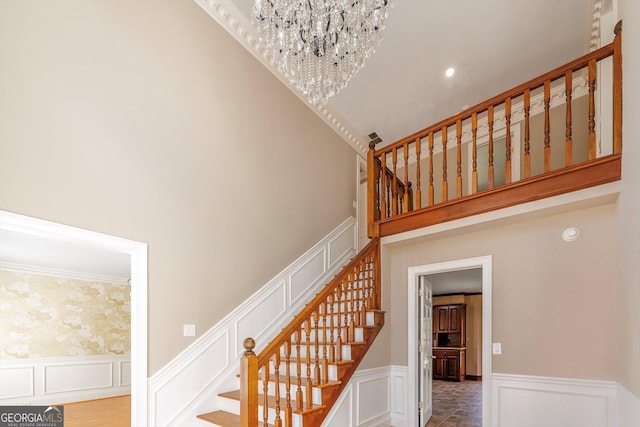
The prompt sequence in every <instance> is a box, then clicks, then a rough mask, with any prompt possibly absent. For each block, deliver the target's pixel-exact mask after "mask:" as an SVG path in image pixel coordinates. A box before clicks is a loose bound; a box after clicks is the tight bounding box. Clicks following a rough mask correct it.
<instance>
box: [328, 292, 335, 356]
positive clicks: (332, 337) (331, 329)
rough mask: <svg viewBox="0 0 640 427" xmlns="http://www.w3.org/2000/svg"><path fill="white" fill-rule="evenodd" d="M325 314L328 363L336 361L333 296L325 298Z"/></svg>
mask: <svg viewBox="0 0 640 427" xmlns="http://www.w3.org/2000/svg"><path fill="white" fill-rule="evenodd" d="M327 303H328V304H327V312H328V314H329V362H331V363H333V362H335V361H336V336H335V333H336V331H335V327H334V321H333V295H329V296H328V297H327Z"/></svg>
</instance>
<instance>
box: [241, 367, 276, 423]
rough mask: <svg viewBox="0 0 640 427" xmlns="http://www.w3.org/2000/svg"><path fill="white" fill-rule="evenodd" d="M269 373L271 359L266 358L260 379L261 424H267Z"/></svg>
mask: <svg viewBox="0 0 640 427" xmlns="http://www.w3.org/2000/svg"><path fill="white" fill-rule="evenodd" d="M270 375H271V359H269V360H267V362H266V363H265V365H264V374H263V377H264V378H263V380H262V424H263V426H265V427H266V426H268V425H269V379H270ZM240 416H242V408H241V409H240Z"/></svg>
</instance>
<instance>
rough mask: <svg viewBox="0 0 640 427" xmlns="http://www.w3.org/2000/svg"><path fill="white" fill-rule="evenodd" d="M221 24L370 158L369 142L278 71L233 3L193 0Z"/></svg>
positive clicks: (332, 110) (302, 99) (219, 0)
mask: <svg viewBox="0 0 640 427" xmlns="http://www.w3.org/2000/svg"><path fill="white" fill-rule="evenodd" d="M194 1H195V2H196V3H197V4H198V6H200V7H201V8H202V9H204V11H205V12H207V13H208V14H209V16H211V17H212V18H213V19H214V20H215V21H216V22H217V23H218V24H220V25H221V26H222V28H224V29H225V30H226V31H227V32H228V33H229V34H231V35H232V36H233V37H234V38H235V39H236V40H238V41H239V42H240V44H242V46H244V47H245V48H246V49H247V50H248V51H249V52H251V54H252V55H253V56H255V57H256V59H257V60H258V61H260V62H261V63H262V65H264V66H265V67H266V68H267V69H268V70H269V71H271V72H272V73H273V75H275V76H276V77H277V78H278V79H279V80H280V81H281V82H282V83H283V84H284V85H285V86H286V87H287V88H289V90H291V92H293V93H294V94H296V96H297V97H298V98H300V100H301V101H302V102H304V103H305V104H306V105H307V106H308V107H309V108H310V109H311V110H312V111H313V112H315V113H316V114H317V115H318V116H319V117H320V118H322V120H324V121H325V123H327V124H328V125H329V126H330V127H331V128H332V129H333V130H334V131H335V132H336V133H337V134H338V135H340V137H342V139H344V140H345V141H346V142H347V143H348V144H349V145H350V146H351V147H353V148H354V149H355V150H356V152H358V153H359V154H360V155H362V156H365V157H366V155H367V150H368V149H369V147H368V141H365V137H363V136H358V134H357V132H356V131H355V130H354V129H353V128H352V127H351V126H350V125H349V124H347V122H346V121H345V120H344V118H343V117H342V116H341V115H340V114H339V113H338V112H337V111H336V110H335V109H334V108H333V107H331V106H330V105H328V104H327V105H320V104H318V105H311V104H309V102H308V101H307V99H306V97H305V96H304V95H303V94H302V93H300V92H299V91H297V90H296V89H295V88H294V87H293V86H291V84H289V82H288V81H287V80H286V78H285V77H284V76H283V75H282V74H281V73H280V72H279V71H278V70H277V69H276V67H275V65H274V61H273V59H269V58H268V57H267V55H266V50H265V48H264V47H263V46H262V44H261V43H260V39H259V37H258V33H257V32H256V29H255V28H254V26H253V25H251V22H249V20H248V19H247V17H246V16H244V14H243V13H242V12H240V10H239V9H238V8H237V7H236V6H235V5H234V4H233V2H232V1H231V0H194Z"/></svg>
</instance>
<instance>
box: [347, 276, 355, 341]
mask: <svg viewBox="0 0 640 427" xmlns="http://www.w3.org/2000/svg"><path fill="white" fill-rule="evenodd" d="M352 286H353V274H352V273H349V275H348V276H347V312H348V313H349V321H348V322H347V326H348V332H347V337H346V339H347V342H351V341H355V335H356V332H355V329H356V325H355V323H354V320H353V292H352Z"/></svg>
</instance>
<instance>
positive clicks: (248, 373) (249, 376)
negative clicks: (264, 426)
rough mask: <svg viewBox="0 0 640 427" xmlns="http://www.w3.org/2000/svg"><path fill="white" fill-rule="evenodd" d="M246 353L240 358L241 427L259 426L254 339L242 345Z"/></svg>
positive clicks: (256, 359)
mask: <svg viewBox="0 0 640 427" xmlns="http://www.w3.org/2000/svg"><path fill="white" fill-rule="evenodd" d="M242 344H243V347H244V353H243V354H242V357H241V358H240V397H241V399H240V426H241V427H250V426H256V425H258V381H259V380H258V357H257V356H256V354H255V353H254V352H253V349H254V348H255V346H256V343H255V341H254V340H253V338H247V339H245V340H244V342H243V343H242Z"/></svg>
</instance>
